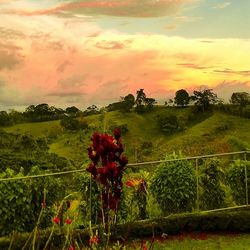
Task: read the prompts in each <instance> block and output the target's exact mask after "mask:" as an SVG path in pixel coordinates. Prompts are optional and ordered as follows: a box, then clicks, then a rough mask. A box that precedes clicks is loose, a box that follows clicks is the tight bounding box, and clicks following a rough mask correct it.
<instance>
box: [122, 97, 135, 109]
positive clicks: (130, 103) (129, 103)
mask: <svg viewBox="0 0 250 250" xmlns="http://www.w3.org/2000/svg"><path fill="white" fill-rule="evenodd" d="M123 102H124V105H125V107H126V108H125V111H129V110H130V109H131V108H133V107H134V105H135V97H134V96H133V95H132V94H128V95H126V96H125V97H124V98H123Z"/></svg>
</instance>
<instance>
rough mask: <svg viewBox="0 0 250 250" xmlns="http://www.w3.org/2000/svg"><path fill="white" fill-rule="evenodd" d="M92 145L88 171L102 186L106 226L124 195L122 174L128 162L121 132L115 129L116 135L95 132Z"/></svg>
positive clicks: (103, 212) (89, 153)
mask: <svg viewBox="0 0 250 250" xmlns="http://www.w3.org/2000/svg"><path fill="white" fill-rule="evenodd" d="M91 141H92V145H91V146H90V147H89V148H88V155H89V158H90V160H91V161H92V163H91V164H89V166H88V167H87V171H88V172H89V173H91V175H92V177H93V178H94V180H95V181H96V182H97V183H99V184H100V187H101V203H102V216H103V223H104V228H105V229H106V226H105V224H106V223H108V222H110V220H109V219H110V218H109V211H113V212H114V213H116V212H117V209H118V205H119V201H120V199H121V195H122V187H123V183H122V176H123V172H124V169H125V167H126V165H127V163H128V159H127V157H125V156H124V155H123V146H122V143H121V133H120V131H119V130H118V129H115V130H114V136H111V135H109V134H101V133H98V132H96V133H94V134H93V136H92V137H91Z"/></svg>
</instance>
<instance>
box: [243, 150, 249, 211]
mask: <svg viewBox="0 0 250 250" xmlns="http://www.w3.org/2000/svg"><path fill="white" fill-rule="evenodd" d="M244 162H245V188H246V205H247V206H248V205H249V201H248V177H247V155H246V153H244Z"/></svg>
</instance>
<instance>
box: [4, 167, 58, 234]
mask: <svg viewBox="0 0 250 250" xmlns="http://www.w3.org/2000/svg"><path fill="white" fill-rule="evenodd" d="M40 173H41V172H40ZM31 174H39V171H38V168H37V167H35V168H33V169H32V173H31ZM22 176H24V174H23V171H20V173H18V174H17V175H16V174H15V172H14V171H13V170H11V169H6V171H5V172H3V173H1V174H0V177H1V178H11V177H22ZM60 187H61V186H60V184H59V183H58V182H57V181H56V180H55V178H54V179H53V180H52V177H51V178H50V177H47V178H45V179H40V178H37V179H32V180H26V181H24V180H11V181H4V182H0V207H1V209H0V216H1V224H0V232H1V233H0V235H6V234H9V233H11V232H12V231H13V230H15V231H16V232H24V231H31V230H32V229H33V228H34V226H35V224H36V222H37V218H38V215H39V213H40V210H41V207H42V204H44V205H45V206H46V212H47V216H46V218H44V219H43V223H42V224H41V226H42V227H46V226H47V225H48V224H49V223H50V216H49V215H50V214H51V208H52V205H53V204H54V203H55V201H56V200H57V199H60V198H59V194H60V193H61V192H59V189H60ZM44 189H46V200H44ZM43 202H45V203H43Z"/></svg>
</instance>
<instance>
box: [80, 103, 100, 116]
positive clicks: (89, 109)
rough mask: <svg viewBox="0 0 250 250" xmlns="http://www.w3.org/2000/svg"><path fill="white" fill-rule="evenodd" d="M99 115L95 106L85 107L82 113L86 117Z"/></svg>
mask: <svg viewBox="0 0 250 250" xmlns="http://www.w3.org/2000/svg"><path fill="white" fill-rule="evenodd" d="M99 113H100V111H99V109H98V107H97V106H96V105H91V106H89V107H87V109H86V110H84V111H83V114H84V115H86V116H87V115H96V114H99Z"/></svg>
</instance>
